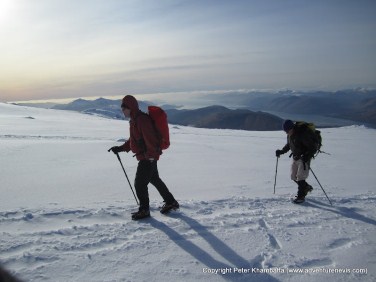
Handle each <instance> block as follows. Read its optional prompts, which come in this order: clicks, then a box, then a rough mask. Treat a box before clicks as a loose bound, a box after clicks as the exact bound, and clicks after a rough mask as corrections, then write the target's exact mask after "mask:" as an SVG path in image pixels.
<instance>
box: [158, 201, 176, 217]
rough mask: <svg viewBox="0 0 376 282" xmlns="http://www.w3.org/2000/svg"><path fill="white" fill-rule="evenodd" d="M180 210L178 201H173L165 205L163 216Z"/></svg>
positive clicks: (162, 210)
mask: <svg viewBox="0 0 376 282" xmlns="http://www.w3.org/2000/svg"><path fill="white" fill-rule="evenodd" d="M177 209H179V203H178V202H177V201H173V202H172V203H165V204H164V205H163V207H162V209H161V213H162V214H166V213H169V212H170V211H171V210H174V211H175V210H177Z"/></svg>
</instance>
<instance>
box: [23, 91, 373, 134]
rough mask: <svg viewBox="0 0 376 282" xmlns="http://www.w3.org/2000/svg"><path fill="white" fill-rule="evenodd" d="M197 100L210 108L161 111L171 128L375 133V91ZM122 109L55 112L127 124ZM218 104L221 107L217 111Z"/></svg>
mask: <svg viewBox="0 0 376 282" xmlns="http://www.w3.org/2000/svg"><path fill="white" fill-rule="evenodd" d="M195 99H196V100H195V102H196V103H200V104H202V105H205V104H206V105H207V106H206V107H202V108H200V109H194V110H187V109H180V107H176V106H175V107H174V106H173V105H167V104H165V105H164V106H162V108H163V109H165V111H166V112H167V114H168V120H169V122H170V123H171V124H177V125H190V126H195V127H205V128H227V129H243V130H280V128H281V123H282V118H284V119H285V118H290V119H292V120H307V121H310V122H315V123H316V125H318V126H321V127H324V126H325V127H336V126H344V125H351V124H365V125H366V126H369V127H374V128H376V90H369V89H353V90H341V91H336V92H324V91H311V92H299V91H290V90H286V91H279V92H277V93H272V92H260V91H249V92H244V91H234V92H227V93H222V94H211V93H208V94H203V95H201V96H200V97H195ZM200 99H201V100H200ZM159 103H160V102H159ZM210 103H212V104H211V105H210ZM120 104H121V100H109V99H105V98H99V99H97V100H94V101H91V100H84V99H77V100H75V101H73V102H71V103H69V104H65V105H55V106H54V107H53V108H54V109H61V110H72V111H79V112H83V113H87V114H94V115H100V116H104V117H108V118H113V119H124V116H123V113H122V112H121V109H120ZM151 104H152V103H149V102H144V101H140V102H139V105H140V108H141V110H143V111H144V112H147V107H148V106H149V105H151ZM213 104H216V105H219V106H212V105H213ZM28 105H30V104H28ZM224 106H226V107H224Z"/></svg>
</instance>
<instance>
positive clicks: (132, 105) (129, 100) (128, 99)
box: [122, 95, 139, 114]
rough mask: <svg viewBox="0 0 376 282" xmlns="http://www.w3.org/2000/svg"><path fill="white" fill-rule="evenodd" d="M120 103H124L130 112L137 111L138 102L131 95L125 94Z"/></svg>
mask: <svg viewBox="0 0 376 282" xmlns="http://www.w3.org/2000/svg"><path fill="white" fill-rule="evenodd" d="M122 105H125V106H126V107H127V108H129V109H130V110H131V114H136V113H137V112H138V111H139V107H138V102H137V100H136V98H135V97H133V96H132V95H127V96H125V97H124V98H123V101H122Z"/></svg>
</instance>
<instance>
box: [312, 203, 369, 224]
mask: <svg viewBox="0 0 376 282" xmlns="http://www.w3.org/2000/svg"><path fill="white" fill-rule="evenodd" d="M305 205H306V206H310V207H313V208H317V209H322V210H326V211H330V212H333V213H336V214H339V215H341V216H344V217H348V218H351V219H355V220H359V221H363V222H365V223H368V224H372V225H376V220H374V219H372V218H368V217H365V216H364V215H361V214H359V213H357V212H356V211H355V210H354V209H352V208H346V207H335V206H330V205H328V204H326V203H322V202H320V201H317V200H315V199H309V201H307V202H305Z"/></svg>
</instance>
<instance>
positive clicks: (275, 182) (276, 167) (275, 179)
mask: <svg viewBox="0 0 376 282" xmlns="http://www.w3.org/2000/svg"><path fill="white" fill-rule="evenodd" d="M278 159H279V157H277V163H276V165H275V177H274V194H275V185H276V184H277V170H278Z"/></svg>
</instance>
